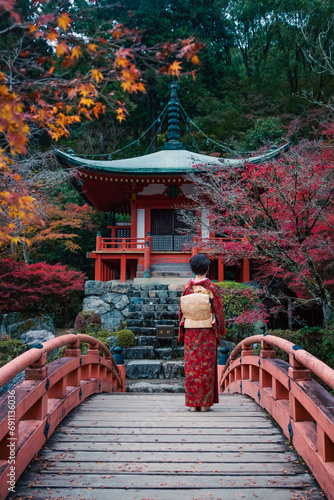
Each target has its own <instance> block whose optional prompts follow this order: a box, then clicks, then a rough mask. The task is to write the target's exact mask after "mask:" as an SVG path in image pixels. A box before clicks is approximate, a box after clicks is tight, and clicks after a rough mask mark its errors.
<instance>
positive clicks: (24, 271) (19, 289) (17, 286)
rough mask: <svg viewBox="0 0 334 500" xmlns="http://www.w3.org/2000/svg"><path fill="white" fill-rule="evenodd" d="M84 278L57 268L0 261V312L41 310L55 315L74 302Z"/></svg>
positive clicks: (80, 291) (38, 264)
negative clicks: (59, 309)
mask: <svg viewBox="0 0 334 500" xmlns="http://www.w3.org/2000/svg"><path fill="white" fill-rule="evenodd" d="M84 282H85V275H84V274H83V273H81V272H78V271H71V270H67V269H66V266H62V265H61V264H55V265H50V264H46V263H45V262H39V263H37V264H25V263H23V262H15V261H14V260H12V259H4V260H1V261H0V312H11V311H20V310H34V311H40V310H42V309H43V310H44V311H47V312H51V313H52V312H55V311H56V310H57V309H58V308H59V307H62V306H64V305H65V304H66V303H67V304H68V303H69V302H72V301H75V297H77V295H78V294H81V293H82V291H83V287H84Z"/></svg>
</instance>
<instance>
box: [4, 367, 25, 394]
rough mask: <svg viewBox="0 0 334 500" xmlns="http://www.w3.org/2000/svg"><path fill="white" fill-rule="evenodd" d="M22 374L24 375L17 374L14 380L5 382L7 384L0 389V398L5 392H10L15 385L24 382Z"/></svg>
mask: <svg viewBox="0 0 334 500" xmlns="http://www.w3.org/2000/svg"><path fill="white" fill-rule="evenodd" d="M24 374H25V372H24V371H23V372H20V373H18V374H17V375H16V376H15V377H14V378H12V380H10V381H9V382H7V384H5V385H3V386H2V387H0V396H2V395H3V394H5V393H6V392H7V391H10V390H11V389H12V388H13V387H14V386H15V385H17V384H18V383H20V382H21V381H22V380H24Z"/></svg>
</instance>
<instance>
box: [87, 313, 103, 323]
mask: <svg viewBox="0 0 334 500" xmlns="http://www.w3.org/2000/svg"><path fill="white" fill-rule="evenodd" d="M87 322H88V323H93V324H94V325H99V326H101V325H102V319H101V316H100V315H99V314H97V313H94V314H92V316H89V318H88V319H87Z"/></svg>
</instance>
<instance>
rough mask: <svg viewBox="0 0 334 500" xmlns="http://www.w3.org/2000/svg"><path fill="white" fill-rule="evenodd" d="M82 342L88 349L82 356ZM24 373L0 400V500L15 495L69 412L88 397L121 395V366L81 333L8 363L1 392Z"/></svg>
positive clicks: (1, 379) (0, 373)
mask: <svg viewBox="0 0 334 500" xmlns="http://www.w3.org/2000/svg"><path fill="white" fill-rule="evenodd" d="M82 342H84V343H88V344H89V347H90V348H89V349H88V352H87V354H85V355H81V353H80V343H82ZM63 346H67V349H66V351H65V354H64V357H62V358H59V359H54V360H53V361H51V362H50V363H48V364H46V361H47V354H48V353H50V352H52V351H54V350H55V349H58V348H60V347H63ZM101 353H102V355H101ZM23 370H25V380H23V381H21V382H19V383H18V384H16V385H15V386H14V387H12V388H11V389H10V390H9V391H8V392H7V393H5V394H4V395H3V396H1V397H0V500H2V499H4V498H5V497H6V495H7V494H8V493H9V491H14V487H15V482H16V481H17V479H18V478H19V477H20V475H21V474H22V472H23V471H24V470H25V468H26V467H27V465H28V464H29V462H30V461H31V460H32V458H33V457H34V455H35V454H36V453H38V451H39V450H40V449H41V448H42V446H43V445H44V444H45V441H46V439H47V438H48V437H49V436H50V435H51V434H52V432H53V431H54V430H55V428H56V427H57V425H58V424H59V423H60V422H61V421H62V420H63V419H64V418H65V416H66V415H67V414H68V413H69V412H70V411H71V410H72V409H73V408H75V407H76V406H78V405H79V404H80V403H81V402H82V401H84V399H86V398H87V397H88V396H91V395H92V394H96V393H100V392H115V391H116V392H125V366H124V365H120V366H118V365H117V363H116V362H115V360H114V358H113V357H112V354H111V353H110V351H109V349H108V348H107V347H106V346H105V345H104V344H103V343H102V342H100V341H99V340H98V339H96V338H94V337H91V336H90V335H85V334H81V333H80V334H74V333H72V334H67V335H62V336H60V337H56V338H54V339H51V340H48V341H46V342H45V343H44V344H41V347H40V348H39V347H38V346H37V347H34V348H32V349H29V350H28V351H26V352H25V353H23V354H21V355H20V356H18V357H17V358H15V359H13V360H12V361H9V362H8V363H7V364H6V365H4V366H3V367H1V368H0V386H3V385H4V384H6V383H7V382H9V381H10V380H12V379H13V377H15V376H16V375H17V374H18V373H20V372H22V371H23ZM12 464H14V465H12ZM8 478H9V479H8ZM10 488H11V489H10Z"/></svg>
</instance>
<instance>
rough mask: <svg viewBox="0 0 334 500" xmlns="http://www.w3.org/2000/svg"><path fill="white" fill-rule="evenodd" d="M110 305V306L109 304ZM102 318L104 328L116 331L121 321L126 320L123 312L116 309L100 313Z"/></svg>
mask: <svg viewBox="0 0 334 500" xmlns="http://www.w3.org/2000/svg"><path fill="white" fill-rule="evenodd" d="M109 307H110V306H109ZM99 314H100V316H101V320H102V328H103V329H104V330H107V331H108V332H114V331H115V330H117V328H118V327H119V324H120V322H121V321H122V322H123V321H124V316H123V314H122V313H121V312H120V311H119V310H118V309H115V310H114V311H111V312H107V313H105V314H101V313H99Z"/></svg>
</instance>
